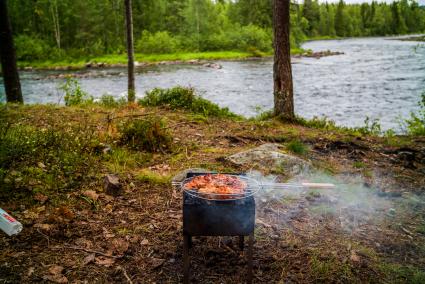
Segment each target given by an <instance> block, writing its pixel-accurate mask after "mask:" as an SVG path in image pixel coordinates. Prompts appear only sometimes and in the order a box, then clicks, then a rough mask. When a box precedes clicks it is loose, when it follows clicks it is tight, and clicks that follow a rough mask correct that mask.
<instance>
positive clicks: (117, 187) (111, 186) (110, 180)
mask: <svg viewBox="0 0 425 284" xmlns="http://www.w3.org/2000/svg"><path fill="white" fill-rule="evenodd" d="M104 189H105V192H106V194H109V195H112V196H119V195H122V193H123V187H122V184H121V183H120V179H119V177H118V176H116V175H107V176H105V180H104Z"/></svg>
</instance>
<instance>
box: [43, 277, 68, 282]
mask: <svg viewBox="0 0 425 284" xmlns="http://www.w3.org/2000/svg"><path fill="white" fill-rule="evenodd" d="M43 279H44V280H48V281H51V282H54V283H68V278H66V277H65V276H64V275H46V276H43Z"/></svg>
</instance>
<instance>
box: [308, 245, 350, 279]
mask: <svg viewBox="0 0 425 284" xmlns="http://www.w3.org/2000/svg"><path fill="white" fill-rule="evenodd" d="M310 267H311V273H312V276H313V279H315V281H326V282H327V281H330V279H338V281H340V282H350V280H352V279H353V273H352V271H351V267H350V265H349V264H348V263H343V262H341V261H339V260H338V259H337V258H336V257H335V256H333V255H330V256H322V255H319V253H318V252H315V253H314V254H313V255H312V256H311V259H310Z"/></svg>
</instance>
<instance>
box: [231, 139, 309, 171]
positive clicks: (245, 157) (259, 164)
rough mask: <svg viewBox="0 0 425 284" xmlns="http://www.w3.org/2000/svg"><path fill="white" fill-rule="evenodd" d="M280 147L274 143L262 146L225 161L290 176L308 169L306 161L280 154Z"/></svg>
mask: <svg viewBox="0 0 425 284" xmlns="http://www.w3.org/2000/svg"><path fill="white" fill-rule="evenodd" d="M280 146H281V145H279V144H274V143H267V144H263V145H261V146H259V147H257V148H254V149H251V150H248V151H244V152H240V153H237V154H234V155H232V156H230V157H227V160H228V161H229V162H231V163H233V164H235V165H237V166H248V167H251V168H252V167H255V168H258V169H259V170H265V171H270V170H275V171H282V172H284V173H285V174H286V175H290V176H294V175H297V174H300V173H301V172H303V171H306V170H308V169H309V167H310V164H309V163H308V162H307V161H304V160H303V159H301V158H298V157H296V156H293V155H289V154H285V153H282V152H281V151H280V150H279V147H280Z"/></svg>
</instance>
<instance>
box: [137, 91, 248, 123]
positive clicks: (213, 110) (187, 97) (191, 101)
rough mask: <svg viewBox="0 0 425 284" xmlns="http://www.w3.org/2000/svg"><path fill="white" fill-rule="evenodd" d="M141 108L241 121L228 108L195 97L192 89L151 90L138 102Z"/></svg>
mask: <svg viewBox="0 0 425 284" xmlns="http://www.w3.org/2000/svg"><path fill="white" fill-rule="evenodd" d="M139 104H141V105H143V106H168V107H170V108H171V109H184V110H188V111H191V112H193V113H196V114H202V115H204V116H206V117H207V116H215V117H222V118H223V117H225V118H233V119H241V118H242V117H241V116H238V115H236V114H234V113H232V112H231V111H229V109H228V108H220V107H219V106H218V105H217V104H215V103H212V102H210V101H208V100H206V99H204V98H201V97H199V96H197V95H195V90H194V89H193V88H184V87H174V88H172V89H158V88H157V89H153V90H152V91H150V92H147V93H146V96H145V97H144V98H143V99H141V100H139Z"/></svg>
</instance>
